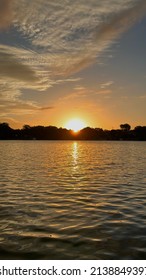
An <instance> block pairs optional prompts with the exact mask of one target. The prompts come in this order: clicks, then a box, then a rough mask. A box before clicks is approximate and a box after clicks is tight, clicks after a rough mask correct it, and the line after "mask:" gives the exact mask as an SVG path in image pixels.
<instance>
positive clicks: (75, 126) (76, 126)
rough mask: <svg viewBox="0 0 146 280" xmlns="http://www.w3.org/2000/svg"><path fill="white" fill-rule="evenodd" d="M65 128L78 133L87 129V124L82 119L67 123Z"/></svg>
mask: <svg viewBox="0 0 146 280" xmlns="http://www.w3.org/2000/svg"><path fill="white" fill-rule="evenodd" d="M65 127H66V128H67V129H71V130H73V131H74V132H78V131H79V130H81V129H82V128H84V127H85V122H84V121H82V120H81V119H71V120H69V121H68V122H67V123H66V125H65Z"/></svg>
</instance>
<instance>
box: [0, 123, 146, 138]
mask: <svg viewBox="0 0 146 280" xmlns="http://www.w3.org/2000/svg"><path fill="white" fill-rule="evenodd" d="M0 140H115V141H116V140H118V141H119V140H121V141H122V140H123V141H124V140H125V141H128V140H129V141H130V140H131V141H146V126H136V127H135V128H134V129H133V130H132V129H131V126H130V125H129V124H127V123H126V124H121V125H120V127H119V129H112V130H107V129H105V130H104V129H102V128H91V127H85V128H83V129H81V130H80V131H79V132H78V133H74V132H73V131H72V130H68V129H66V128H57V127H56V126H51V125H49V126H41V125H38V126H29V125H24V126H23V128H22V129H13V128H11V127H10V126H9V124H8V123H0Z"/></svg>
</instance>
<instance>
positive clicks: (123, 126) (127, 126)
mask: <svg viewBox="0 0 146 280" xmlns="http://www.w3.org/2000/svg"><path fill="white" fill-rule="evenodd" d="M120 128H121V129H122V130H124V131H129V130H130V129H131V126H130V124H128V123H125V124H120Z"/></svg>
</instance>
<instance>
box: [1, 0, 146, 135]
mask: <svg viewBox="0 0 146 280" xmlns="http://www.w3.org/2000/svg"><path fill="white" fill-rule="evenodd" d="M145 27H146V1H145V0H54V1H51V0H31V1H30V0H0V122H8V123H9V124H10V126H11V127H13V128H21V127H22V126H23V125H24V124H28V125H31V126H34V125H44V126H48V125H55V126H57V127H65V126H66V123H67V122H68V121H69V120H71V119H74V118H76V119H78V118H79V119H80V120H82V121H83V122H84V124H85V126H90V127H94V128H95V127H100V128H103V129H113V128H115V129H117V128H119V126H120V124H122V123H129V124H130V125H131V127H133V128H134V127H135V126H137V125H146V55H145V50H146V36H145V35H146V28H145Z"/></svg>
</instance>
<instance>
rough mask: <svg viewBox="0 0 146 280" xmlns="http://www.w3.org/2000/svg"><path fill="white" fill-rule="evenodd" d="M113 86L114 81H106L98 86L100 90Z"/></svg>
mask: <svg viewBox="0 0 146 280" xmlns="http://www.w3.org/2000/svg"><path fill="white" fill-rule="evenodd" d="M113 84H114V81H108V82H105V83H103V84H101V85H100V87H101V88H107V87H110V86H112V85H113Z"/></svg>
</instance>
